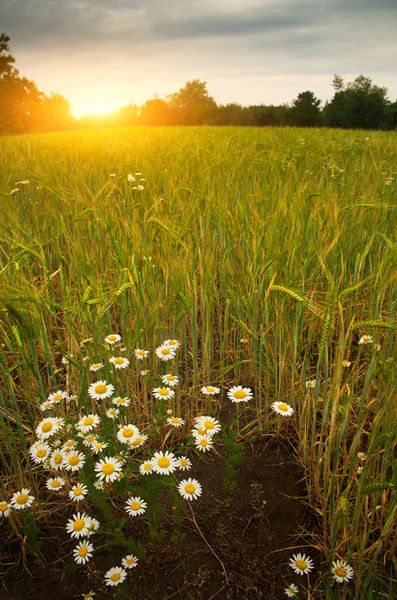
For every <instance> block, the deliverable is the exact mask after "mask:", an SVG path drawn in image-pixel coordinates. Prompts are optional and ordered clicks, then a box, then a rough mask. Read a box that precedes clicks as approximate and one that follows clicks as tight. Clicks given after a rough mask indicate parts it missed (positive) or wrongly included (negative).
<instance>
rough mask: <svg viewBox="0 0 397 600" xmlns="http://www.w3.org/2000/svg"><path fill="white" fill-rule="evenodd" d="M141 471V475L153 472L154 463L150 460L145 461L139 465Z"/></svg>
mask: <svg viewBox="0 0 397 600" xmlns="http://www.w3.org/2000/svg"><path fill="white" fill-rule="evenodd" d="M139 472H140V474H141V475H149V474H150V473H153V469H152V463H151V462H150V460H147V461H145V462H144V463H142V464H141V465H140V466H139Z"/></svg>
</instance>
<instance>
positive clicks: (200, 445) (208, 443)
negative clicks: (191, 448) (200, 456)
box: [195, 434, 213, 452]
mask: <svg viewBox="0 0 397 600" xmlns="http://www.w3.org/2000/svg"><path fill="white" fill-rule="evenodd" d="M195 445H196V448H197V450H200V451H201V452H207V450H211V448H212V445H213V441H212V440H211V437H210V436H209V435H200V434H198V435H196V436H195Z"/></svg>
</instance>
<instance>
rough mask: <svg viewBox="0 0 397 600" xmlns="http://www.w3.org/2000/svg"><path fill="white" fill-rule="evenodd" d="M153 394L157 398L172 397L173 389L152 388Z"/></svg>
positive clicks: (173, 394)
mask: <svg viewBox="0 0 397 600" xmlns="http://www.w3.org/2000/svg"><path fill="white" fill-rule="evenodd" d="M153 396H154V397H155V398H157V399H158V400H162V399H163V398H173V397H174V396H175V392H174V390H170V389H169V388H166V387H162V388H159V387H158V388H154V390H153Z"/></svg>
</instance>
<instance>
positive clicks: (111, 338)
mask: <svg viewBox="0 0 397 600" xmlns="http://www.w3.org/2000/svg"><path fill="white" fill-rule="evenodd" d="M105 342H106V344H110V345H111V346H113V345H114V344H116V343H117V342H121V335H119V334H118V333H111V334H110V335H108V336H106V337H105Z"/></svg>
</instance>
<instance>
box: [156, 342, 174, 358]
mask: <svg viewBox="0 0 397 600" xmlns="http://www.w3.org/2000/svg"><path fill="white" fill-rule="evenodd" d="M156 356H157V357H158V358H159V359H160V360H164V361H167V360H172V359H173V358H175V350H174V349H173V348H170V347H169V346H166V345H165V344H163V345H162V346H159V347H158V348H156Z"/></svg>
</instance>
